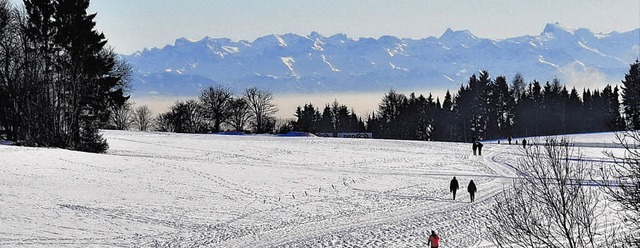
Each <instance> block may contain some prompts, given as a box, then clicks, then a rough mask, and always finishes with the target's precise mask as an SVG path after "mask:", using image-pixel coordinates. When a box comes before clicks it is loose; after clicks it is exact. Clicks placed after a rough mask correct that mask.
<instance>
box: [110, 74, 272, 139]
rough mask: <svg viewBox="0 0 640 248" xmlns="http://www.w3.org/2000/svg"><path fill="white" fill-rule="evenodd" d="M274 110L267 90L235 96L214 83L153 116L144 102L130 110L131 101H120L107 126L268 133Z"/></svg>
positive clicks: (251, 90) (244, 92)
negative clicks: (198, 93)
mask: <svg viewBox="0 0 640 248" xmlns="http://www.w3.org/2000/svg"><path fill="white" fill-rule="evenodd" d="M277 110H278V109H277V107H276V105H275V104H274V103H273V94H272V93H271V92H269V91H266V90H260V89H258V88H256V87H251V88H248V89H246V90H244V91H243V92H242V93H241V94H240V95H235V94H234V93H233V91H232V90H231V89H230V88H228V87H225V86H222V85H214V86H209V87H207V88H206V89H204V90H202V91H201V92H200V96H199V97H198V98H197V99H190V100H186V101H178V102H176V103H174V104H173V105H172V106H171V107H170V108H169V110H168V111H166V112H163V113H160V114H158V115H157V116H156V117H153V116H152V114H151V111H150V110H149V107H148V106H146V105H142V106H138V107H136V108H135V109H134V108H133V106H132V103H127V104H124V105H122V106H121V107H120V108H118V109H117V110H116V111H115V112H114V115H113V119H112V121H111V126H110V127H109V128H111V129H118V130H128V129H131V128H137V129H138V130H140V131H147V130H151V129H153V130H156V131H160V132H176V133H207V132H223V131H234V132H243V133H244V132H252V133H272V132H274V129H275V127H276V118H275V117H274V114H275V113H276V112H277Z"/></svg>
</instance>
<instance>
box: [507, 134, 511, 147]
mask: <svg viewBox="0 0 640 248" xmlns="http://www.w3.org/2000/svg"><path fill="white" fill-rule="evenodd" d="M507 140H508V141H509V145H511V135H509V136H508V137H507Z"/></svg>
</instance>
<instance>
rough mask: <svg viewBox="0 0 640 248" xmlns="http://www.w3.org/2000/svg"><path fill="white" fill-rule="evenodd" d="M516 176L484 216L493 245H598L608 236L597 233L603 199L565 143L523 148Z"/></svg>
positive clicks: (601, 225) (608, 235) (571, 149)
mask: <svg viewBox="0 0 640 248" xmlns="http://www.w3.org/2000/svg"><path fill="white" fill-rule="evenodd" d="M523 152H524V155H523V157H522V158H521V159H519V160H518V163H517V165H516V168H517V169H518V170H519V171H520V172H521V175H522V176H521V178H519V179H515V180H514V183H513V184H512V185H511V186H509V187H507V188H506V189H505V191H504V192H502V193H501V194H498V196H497V197H496V201H495V205H494V207H493V209H492V211H490V214H489V217H488V230H489V233H490V237H491V239H492V241H493V243H494V244H495V245H497V246H498V247H571V248H577V247H597V246H598V245H599V244H601V242H606V241H607V240H610V239H611V238H612V236H613V232H609V231H605V232H602V230H608V229H606V228H604V229H603V227H604V226H603V223H601V222H600V217H601V214H602V211H603V210H602V209H604V208H603V207H604V206H603V205H602V204H604V203H602V202H601V201H600V200H601V199H602V198H601V197H600V196H601V194H599V192H600V191H598V188H597V187H592V186H589V185H587V184H586V179H587V178H588V171H587V166H586V164H585V163H584V162H583V161H582V160H581V159H575V158H576V157H580V156H579V154H577V152H575V151H574V149H573V148H572V146H570V145H569V144H568V143H567V142H566V141H565V140H560V141H558V140H555V139H551V138H549V139H547V140H546V142H545V144H544V146H531V147H529V148H527V149H524V151H523Z"/></svg>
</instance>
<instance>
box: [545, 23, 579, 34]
mask: <svg viewBox="0 0 640 248" xmlns="http://www.w3.org/2000/svg"><path fill="white" fill-rule="evenodd" d="M573 32H574V30H573V29H570V28H567V27H566V26H564V25H562V24H560V23H559V22H555V23H547V25H545V26H544V30H543V31H542V34H545V33H553V34H558V33H570V34H573Z"/></svg>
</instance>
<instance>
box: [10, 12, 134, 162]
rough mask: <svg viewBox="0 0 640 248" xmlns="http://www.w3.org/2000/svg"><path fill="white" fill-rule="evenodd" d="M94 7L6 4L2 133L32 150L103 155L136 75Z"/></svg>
mask: <svg viewBox="0 0 640 248" xmlns="http://www.w3.org/2000/svg"><path fill="white" fill-rule="evenodd" d="M88 7H89V0H24V8H19V7H16V6H12V5H11V4H10V3H9V2H8V1H7V0H0V126H1V127H2V128H0V129H1V130H0V131H2V132H4V133H5V135H6V137H7V139H9V140H13V141H16V142H19V143H20V144H24V145H29V146H47V147H61V148H68V149H74V150H81V151H92V152H101V151H104V150H106V149H107V148H108V145H107V143H106V140H104V139H103V138H102V137H101V135H100V133H99V130H98V129H99V128H102V127H104V126H105V125H106V123H108V122H109V118H110V116H111V114H112V110H113V109H114V108H117V107H118V106H120V105H123V104H124V103H125V102H126V101H127V100H128V96H126V90H127V89H128V83H129V81H128V78H129V74H130V68H129V67H128V66H127V64H126V63H124V62H123V61H120V60H118V59H117V57H116V54H115V53H114V52H113V50H112V49H110V48H109V47H108V46H107V45H106V44H107V40H106V38H105V36H104V35H103V34H102V33H99V32H97V31H96V30H95V24H96V23H95V21H94V18H95V16H96V15H95V14H89V13H87V11H86V10H87V8H88Z"/></svg>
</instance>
